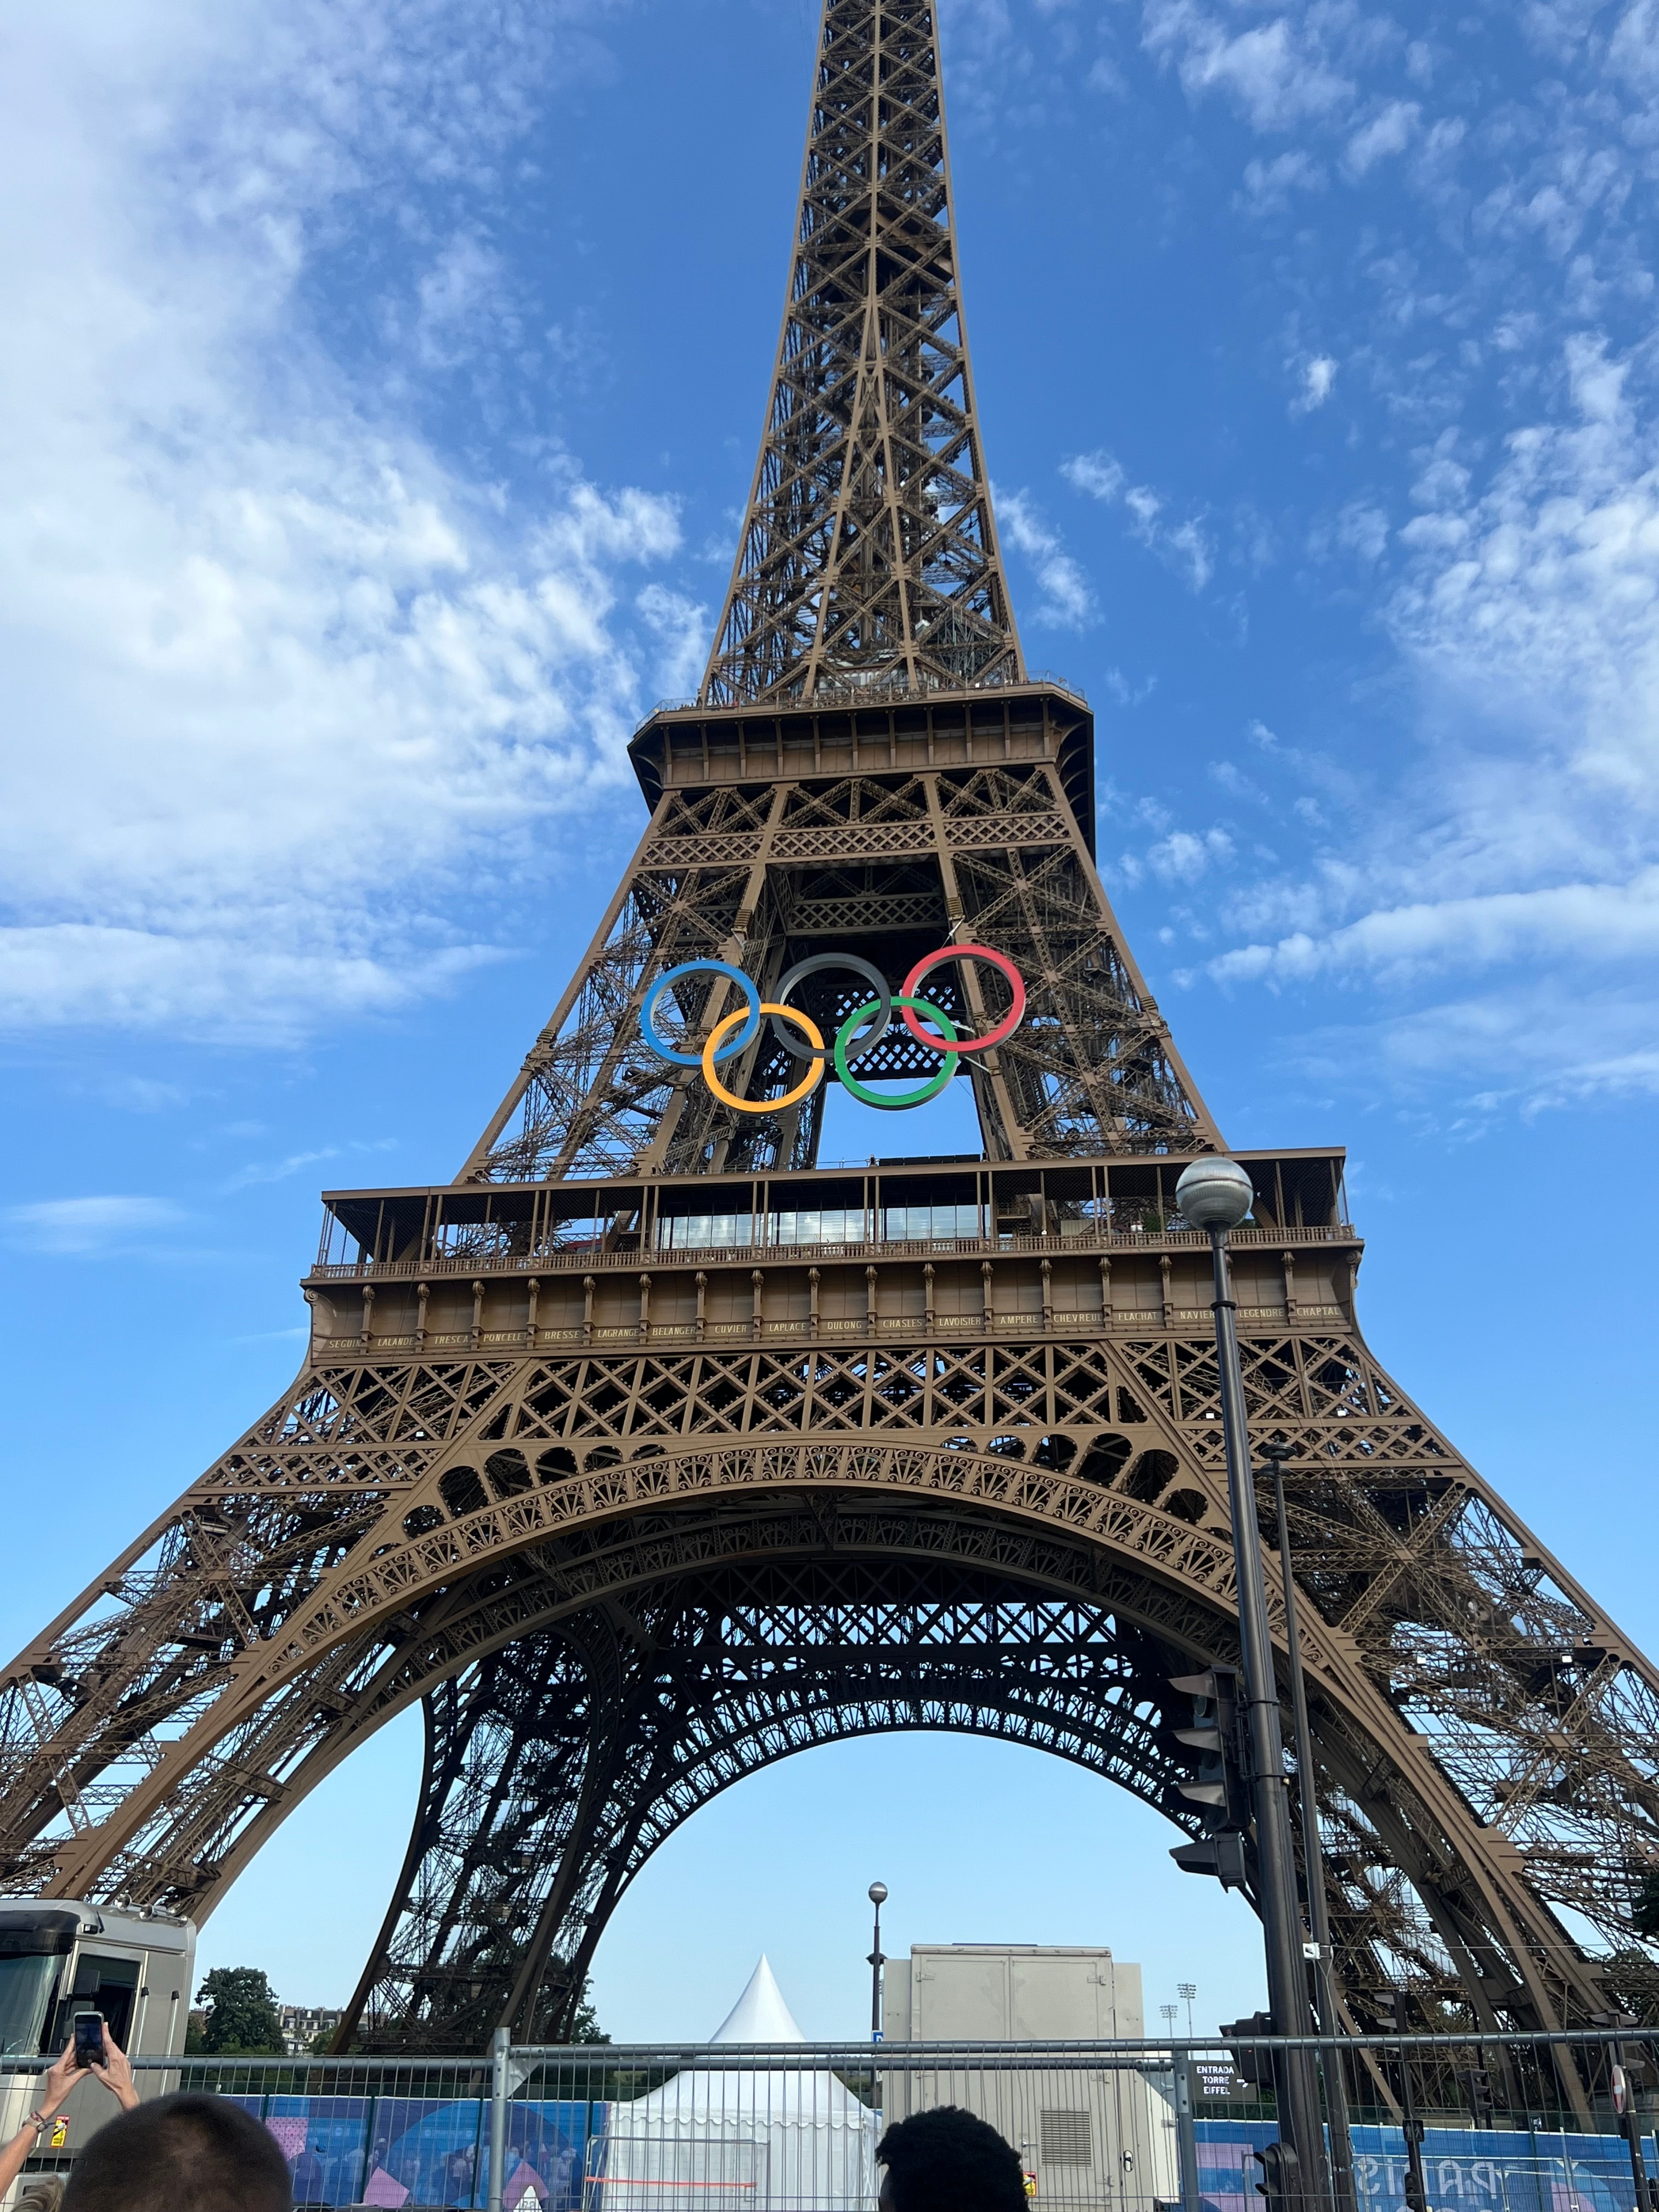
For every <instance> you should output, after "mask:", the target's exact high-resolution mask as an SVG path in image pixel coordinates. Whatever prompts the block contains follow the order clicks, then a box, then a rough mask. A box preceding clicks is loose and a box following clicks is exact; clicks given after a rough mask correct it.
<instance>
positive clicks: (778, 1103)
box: [702, 999, 823, 1114]
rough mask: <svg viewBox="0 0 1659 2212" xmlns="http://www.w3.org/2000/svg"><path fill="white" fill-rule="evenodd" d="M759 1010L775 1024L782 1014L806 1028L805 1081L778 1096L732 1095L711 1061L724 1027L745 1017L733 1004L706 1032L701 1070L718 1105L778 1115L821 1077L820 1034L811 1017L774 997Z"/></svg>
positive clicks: (715, 1056) (742, 1111) (810, 1090)
mask: <svg viewBox="0 0 1659 2212" xmlns="http://www.w3.org/2000/svg"><path fill="white" fill-rule="evenodd" d="M760 1011H761V1012H762V1013H763V1014H770V1015H771V1017H772V1019H773V1022H774V1024H775V1023H776V1021H777V1018H778V1016H779V1015H780V1014H781V1015H782V1016H783V1018H784V1019H785V1021H787V1022H795V1023H797V1024H799V1026H800V1027H801V1028H802V1029H803V1030H805V1032H806V1035H807V1036H808V1038H809V1039H810V1040H811V1044H812V1047H813V1050H812V1054H811V1061H812V1064H811V1066H810V1067H809V1068H808V1069H807V1071H806V1077H805V1081H804V1082H801V1083H798V1084H797V1085H795V1087H794V1089H793V1091H786V1092H785V1093H784V1095H783V1097H781V1098H760V1099H748V1098H734V1097H732V1093H731V1092H730V1091H728V1090H727V1089H726V1085H724V1084H723V1083H722V1082H721V1081H720V1078H719V1076H718V1075H716V1074H715V1073H714V1063H715V1061H716V1060H718V1059H719V1058H720V1053H719V1050H718V1047H719V1044H720V1039H721V1038H722V1037H723V1036H725V1035H726V1031H727V1030H729V1029H732V1027H734V1026H735V1025H736V1024H738V1022H740V1021H742V1020H743V1018H744V1010H743V1008H742V1007H740V1006H738V1007H734V1008H733V1009H732V1012H730V1013H729V1014H726V1015H723V1016H722V1017H721V1018H720V1020H719V1021H717V1022H716V1023H715V1024H714V1028H713V1029H712V1030H710V1031H709V1032H708V1042H707V1043H706V1044H705V1045H704V1047H703V1048H702V1073H703V1079H704V1081H705V1082H706V1083H707V1084H708V1088H709V1089H710V1090H711V1091H713V1092H714V1096H715V1097H716V1098H718V1099H719V1100H720V1104H721V1105H722V1106H729V1107H731V1108H732V1110H733V1112H735V1113H738V1114H781V1113H782V1111H783V1109H784V1108H785V1107H786V1106H799V1104H800V1102H801V1100H802V1099H803V1098H810V1097H811V1095H812V1093H813V1091H815V1090H817V1086H818V1085H819V1084H820V1083H822V1082H823V1031H822V1030H820V1029H819V1028H818V1025H817V1023H816V1022H815V1021H813V1020H812V1019H811V1016H810V1015H807V1014H803V1013H798V1012H796V1010H795V1009H794V1007H793V1006H781V1005H780V1004H779V1002H778V1001H777V1000H775V999H763V1000H761V1002H760ZM737 1049H738V1047H737V1046H735V1045H733V1046H732V1051H734V1052H735V1051H736V1050H737ZM792 1049H793V1048H792ZM801 1056H802V1057H805V1055H801Z"/></svg>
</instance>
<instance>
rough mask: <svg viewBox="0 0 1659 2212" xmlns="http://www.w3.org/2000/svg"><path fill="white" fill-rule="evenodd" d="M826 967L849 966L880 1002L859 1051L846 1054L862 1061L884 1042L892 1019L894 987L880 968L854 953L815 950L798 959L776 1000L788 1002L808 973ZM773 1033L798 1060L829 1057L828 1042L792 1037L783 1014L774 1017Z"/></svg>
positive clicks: (786, 977) (849, 1057) (784, 980)
mask: <svg viewBox="0 0 1659 2212" xmlns="http://www.w3.org/2000/svg"><path fill="white" fill-rule="evenodd" d="M824 968H846V969H850V970H851V972H852V973H853V974H854V975H858V976H860V977H861V978H862V979H863V981H865V982H866V983H867V984H868V985H869V986H870V988H871V989H872V991H873V992H874V993H875V994H876V997H877V1000H878V1002H879V1005H880V1007H881V1012H880V1013H879V1014H878V1016H877V1018H876V1021H875V1025H874V1026H873V1028H872V1029H870V1030H867V1031H866V1034H865V1035H864V1036H862V1037H861V1038H860V1040H859V1044H858V1048H857V1050H856V1051H854V1052H850V1053H848V1055H847V1057H848V1060H862V1059H863V1057H864V1055H865V1054H866V1052H868V1051H869V1050H870V1048H871V1047H872V1045H877V1044H879V1043H880V1042H881V1041H882V1039H883V1037H884V1036H886V1034H887V1031H888V1028H889V1025H890V1023H891V1021H892V1018H893V993H892V988H891V986H890V984H889V982H888V981H887V978H886V977H885V976H884V975H883V974H882V972H881V970H880V969H879V968H874V967H872V965H871V963H869V961H867V960H860V958H859V957H858V955H857V954H856V953H854V952H815V953H814V954H813V955H812V957H811V959H810V960H798V961H797V962H796V963H795V964H794V966H793V968H792V969H790V970H789V973H788V974H787V975H786V976H785V977H784V979H783V981H781V983H780V984H779V985H778V995H777V1003H778V1004H779V1005H780V1006H783V1005H787V1003H788V999H789V994H790V993H791V991H793V989H794V987H795V986H796V984H797V983H799V982H800V981H802V980H803V979H804V978H805V977H806V976H808V975H817V973H818V972H819V970H820V969H824ZM772 1035H773V1036H774V1037H775V1038H776V1040H777V1042H779V1043H780V1044H781V1046H782V1047H783V1048H784V1050H785V1051H786V1052H787V1053H790V1054H793V1057H794V1058H795V1059H796V1060H827V1059H828V1058H829V1047H828V1046H827V1045H826V1046H824V1047H823V1048H820V1049H815V1048H813V1047H812V1046H811V1045H810V1044H805V1043H802V1042H799V1041H798V1040H797V1039H796V1038H794V1037H792V1036H789V1035H788V1034H787V1030H785V1028H784V1025H783V1021H782V1018H781V1016H779V1015H777V1014H774V1015H773V1016H772Z"/></svg>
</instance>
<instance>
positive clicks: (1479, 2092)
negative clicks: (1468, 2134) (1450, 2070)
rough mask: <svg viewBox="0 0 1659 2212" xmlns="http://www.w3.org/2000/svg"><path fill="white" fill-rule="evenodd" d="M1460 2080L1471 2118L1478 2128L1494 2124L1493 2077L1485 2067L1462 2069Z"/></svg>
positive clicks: (1459, 2072) (1459, 2070) (1465, 2067)
mask: <svg viewBox="0 0 1659 2212" xmlns="http://www.w3.org/2000/svg"><path fill="white" fill-rule="evenodd" d="M1457 2078H1458V2080H1459V2081H1461V2082H1462V2085H1463V2093H1464V2095H1465V2096H1466V2097H1467V2098H1468V2100H1469V2116H1470V2118H1471V2119H1472V2120H1473V2121H1474V2124H1475V2126H1476V2127H1477V2128H1489V2127H1491V2126H1492V2075H1490V2074H1489V2073H1488V2072H1487V2071H1486V2068H1485V2067H1484V2066H1464V2067H1460V2068H1459V2069H1458V2075H1457Z"/></svg>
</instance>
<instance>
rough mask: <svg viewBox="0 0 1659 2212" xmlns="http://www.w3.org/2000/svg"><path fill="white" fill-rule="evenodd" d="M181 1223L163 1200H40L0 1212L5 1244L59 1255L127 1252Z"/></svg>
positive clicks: (178, 1214)
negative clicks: (144, 1239)
mask: <svg viewBox="0 0 1659 2212" xmlns="http://www.w3.org/2000/svg"><path fill="white" fill-rule="evenodd" d="M184 1218H185V1216H184V1214H183V1213H182V1212H180V1211H179V1208H178V1207H177V1206H173V1205H171V1204H170V1203H169V1202H168V1201H167V1200H166V1199H164V1198H43V1199H36V1200H33V1202H32V1203H31V1204H29V1205H27V1206H7V1207H6V1208H5V1210H4V1212H0V1223H3V1225H4V1226H5V1230H6V1232H7V1241H8V1242H9V1243H11V1244H13V1245H14V1246H15V1247H18V1248H20V1249H23V1250H26V1251H32V1252H45V1253H49V1254H52V1255H60V1256H67V1255H75V1254H77V1253H83V1252H108V1251H111V1250H114V1249H121V1250H130V1249H131V1246H132V1242H133V1240H134V1238H135V1237H137V1238H142V1237H145V1236H146V1235H149V1234H150V1233H153V1232H154V1231H157V1230H166V1229H171V1228H173V1227H174V1226H175V1225H177V1224H178V1223H179V1222H180V1221H182V1220H184Z"/></svg>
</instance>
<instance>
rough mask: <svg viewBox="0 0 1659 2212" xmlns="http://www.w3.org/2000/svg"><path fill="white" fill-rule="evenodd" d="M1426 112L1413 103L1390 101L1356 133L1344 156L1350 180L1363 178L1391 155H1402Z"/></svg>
mask: <svg viewBox="0 0 1659 2212" xmlns="http://www.w3.org/2000/svg"><path fill="white" fill-rule="evenodd" d="M1422 117H1423V111H1422V109H1421V108H1420V107H1419V106H1418V104H1417V102H1416V101H1415V100H1389V102H1388V103H1387V104H1386V105H1385V106H1383V108H1382V109H1381V111H1380V112H1378V113H1377V114H1376V115H1374V116H1373V117H1372V118H1371V119H1370V122H1369V123H1367V124H1365V125H1363V126H1362V127H1361V128H1360V129H1359V130H1358V131H1355V132H1354V134H1353V136H1352V138H1350V139H1349V141H1348V144H1347V149H1346V152H1345V153H1344V155H1343V156H1342V165H1343V167H1344V168H1346V170H1347V172H1348V173H1349V175H1350V176H1352V177H1363V176H1364V174H1365V173H1366V171H1367V170H1369V169H1373V168H1375V167H1376V164H1377V163H1378V162H1379V161H1384V160H1386V159H1387V158H1388V156H1389V155H1391V154H1403V153H1404V152H1405V150H1406V149H1407V146H1409V145H1410V143H1411V142H1412V140H1413V137H1415V135H1416V131H1417V126H1418V125H1419V122H1420V121H1421V120H1422Z"/></svg>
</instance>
